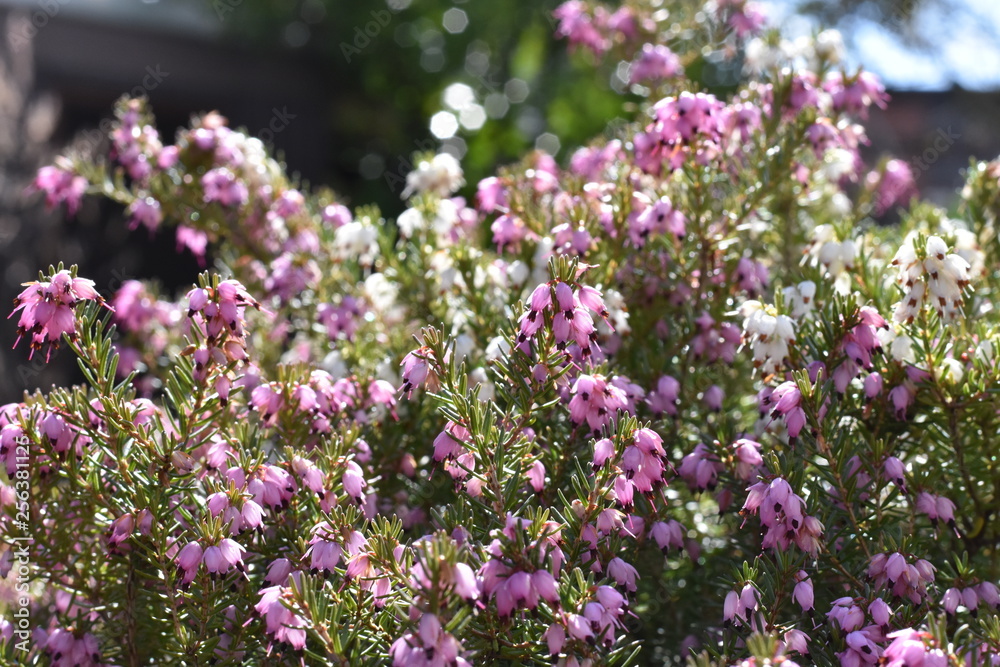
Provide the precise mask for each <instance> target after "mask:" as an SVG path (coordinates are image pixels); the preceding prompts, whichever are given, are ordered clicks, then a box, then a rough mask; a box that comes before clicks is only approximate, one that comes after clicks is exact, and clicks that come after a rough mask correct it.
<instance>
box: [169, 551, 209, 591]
mask: <svg viewBox="0 0 1000 667" xmlns="http://www.w3.org/2000/svg"><path fill="white" fill-rule="evenodd" d="M203 553H204V549H202V546H201V544H200V543H198V542H188V543H187V544H185V545H184V547H183V548H181V550H180V551H179V552H178V553H177V556H176V557H175V559H174V560H175V562H176V563H177V574H178V576H180V578H181V586H182V587H184V588H186V587H187V586H189V585H190V584H191V582H192V581H194V578H195V576H196V575H197V574H198V566H199V565H201V559H202V554H203Z"/></svg>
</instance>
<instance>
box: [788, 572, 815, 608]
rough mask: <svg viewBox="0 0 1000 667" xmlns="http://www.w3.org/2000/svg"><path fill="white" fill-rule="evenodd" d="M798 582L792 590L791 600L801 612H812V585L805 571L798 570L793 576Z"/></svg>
mask: <svg viewBox="0 0 1000 667" xmlns="http://www.w3.org/2000/svg"><path fill="white" fill-rule="evenodd" d="M795 579H796V580H797V581H798V583H797V584H795V588H794V589H793V590H792V599H793V600H795V602H796V603H797V604H798V605H799V607H801V608H802V611H812V610H813V600H814V598H813V584H812V580H811V579H809V575H808V574H806V572H805V571H803V570H799V571H798V573H796V575H795Z"/></svg>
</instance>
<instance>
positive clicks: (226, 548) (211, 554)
mask: <svg viewBox="0 0 1000 667" xmlns="http://www.w3.org/2000/svg"><path fill="white" fill-rule="evenodd" d="M245 551H246V549H245V548H244V547H243V545H242V544H239V543H238V542H236V541H234V540H232V539H230V538H228V537H226V538H223V539H221V540H219V543H218V544H214V545H212V546H210V547H206V548H205V552H204V554H203V556H202V562H203V563H205V569H206V570H207V571H208V573H209V574H210V575H212V576H213V577H214V576H219V575H224V574H226V573H227V572H229V570H231V569H233V568H236V569H237V570H239V571H240V572H243V571H244V570H243V553H244V552H245Z"/></svg>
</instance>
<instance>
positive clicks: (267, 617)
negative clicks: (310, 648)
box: [254, 586, 307, 651]
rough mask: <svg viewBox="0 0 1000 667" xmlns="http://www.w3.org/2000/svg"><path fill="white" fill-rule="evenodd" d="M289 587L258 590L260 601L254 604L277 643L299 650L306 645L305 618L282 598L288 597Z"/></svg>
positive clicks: (289, 594)
mask: <svg viewBox="0 0 1000 667" xmlns="http://www.w3.org/2000/svg"><path fill="white" fill-rule="evenodd" d="M291 596H292V591H291V589H290V588H283V587H281V586H271V587H269V588H264V589H262V590H261V591H260V601H259V602H258V603H257V604H256V605H254V609H255V610H256V611H257V613H258V614H260V615H261V616H263V617H264V626H265V631H266V632H267V634H269V635H271V636H272V637H274V641H275V642H277V643H284V644H288V645H289V646H291V647H292V649H293V650H296V651H300V650H302V649H303V648H304V647H305V645H306V630H305V628H306V627H307V622H306V619H304V618H303V617H301V616H299V615H298V614H296V613H295V612H293V611H292V610H291V609H289V608H288V607H287V606H286V605H285V603H284V602H282V600H283V599H286V600H287V599H290V598H291Z"/></svg>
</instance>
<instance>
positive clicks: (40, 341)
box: [7, 271, 111, 361]
mask: <svg viewBox="0 0 1000 667" xmlns="http://www.w3.org/2000/svg"><path fill="white" fill-rule="evenodd" d="M24 285H25V289H24V290H23V291H22V292H21V293H20V294H18V295H17V296H16V297H14V310H13V311H12V312H11V314H10V315H8V316H7V319H10V318H11V317H13V316H14V313H16V312H17V311H19V310H20V311H21V316H20V318H19V319H18V322H17V340H16V341H15V342H14V347H17V344H18V343H19V342H21V338H22V337H24V336H27V335H29V334H30V336H31V351H30V352H29V354H28V358H29V359H30V358H31V357H32V356H33V355H34V353H35V352H36V351H38V350H41V349H42V348H43V347H46V346H48V351H47V352H46V355H45V360H46V361H48V360H49V357H50V356H51V354H52V350H53V349H56V348H58V347H59V341H60V340H61V339H62V337H63V335H64V334H65V335H66V336H69V338H70V340H76V336H77V333H76V310H75V307H76V305H77V304H79V303H80V302H81V301H96V302H97V303H99V304H101V305H102V306H104V307H105V308H108V309H109V310H111V307H110V306H108V305H107V304H105V303H104V299H102V298H101V296H100V295H99V294H98V293H97V290H95V289H94V281H92V280H87V279H86V278H74V277H73V276H72V274H71V273H70V272H69V271H59V272H58V273H56V274H54V275H53V276H52V277H51V278H49V280H47V281H41V282H39V281H33V282H30V283H24Z"/></svg>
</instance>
